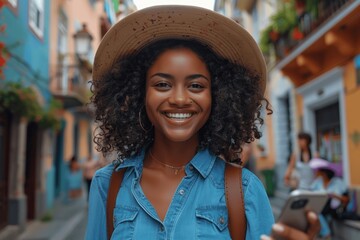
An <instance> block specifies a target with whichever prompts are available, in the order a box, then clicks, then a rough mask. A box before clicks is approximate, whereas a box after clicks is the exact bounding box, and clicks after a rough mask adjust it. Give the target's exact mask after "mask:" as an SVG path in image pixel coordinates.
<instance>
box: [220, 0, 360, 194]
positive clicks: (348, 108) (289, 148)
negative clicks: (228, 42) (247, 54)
mask: <svg viewBox="0 0 360 240" xmlns="http://www.w3.org/2000/svg"><path fill="white" fill-rule="evenodd" d="M359 4H360V2H359V1H352V0H336V1H326V0H318V1H303V0H287V1H280V0H269V1H265V0H249V1H247V0H246V1H236V0H219V1H216V3H215V6H218V7H219V6H222V10H220V12H222V13H225V14H226V12H230V17H231V16H232V15H231V13H233V12H235V10H234V9H236V8H237V9H239V10H240V16H241V22H240V23H241V24H242V25H243V26H244V27H245V28H246V29H248V30H249V31H250V32H251V34H252V35H253V36H254V38H255V39H256V40H257V41H258V43H259V44H260V46H261V47H262V49H263V51H264V53H265V57H266V60H267V62H268V69H269V75H268V76H269V77H268V84H267V98H268V99H269V100H270V102H271V105H272V109H273V110H274V114H273V115H272V116H270V117H267V118H266V122H265V128H266V129H265V130H264V132H265V136H266V137H265V139H267V140H266V141H265V142H264V141H263V143H262V144H264V146H265V148H266V156H267V157H268V158H269V159H273V162H274V164H275V165H274V167H275V168H276V172H277V185H278V186H280V187H282V186H283V176H284V173H285V170H286V168H287V164H288V160H289V156H290V154H291V153H292V152H295V153H296V150H297V137H296V136H297V133H299V132H301V131H305V132H308V133H310V134H311V136H312V138H313V142H312V146H311V148H312V150H313V152H316V153H318V154H319V155H320V157H322V158H324V159H326V160H328V161H331V162H338V163H339V165H340V166H341V168H342V169H343V178H344V180H345V181H346V183H347V184H348V185H349V186H350V187H358V186H359V184H360V177H359V175H358V174H356V169H357V168H358V167H359V166H358V165H359V161H358V158H359V157H360V140H359V139H360V137H359V136H360V128H359V126H360V125H359V124H357V123H358V121H359V117H360V114H359V111H358V110H357V104H356V103H357V102H358V101H359V96H360V95H359V94H360V92H359V78H360V77H359V71H360V70H359V69H360V68H359V66H360V64H359V62H360V60H359V59H360V57H359V49H360V46H359V33H360V32H359V31H358V28H359V26H360V24H359V22H360V21H359V20H360V19H359V17H360V15H359V14H358V13H359V11H360V8H359ZM227 5H228V8H227V9H231V8H232V10H231V11H226V6H227ZM224 7H225V8H224ZM220 9H221V8H220ZM274 30H276V31H274ZM264 32H265V33H266V34H264ZM296 154H298V153H296Z"/></svg>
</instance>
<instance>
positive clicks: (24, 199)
mask: <svg viewBox="0 0 360 240" xmlns="http://www.w3.org/2000/svg"><path fill="white" fill-rule="evenodd" d="M5 2H6V6H4V8H3V9H2V12H1V22H2V23H3V24H4V25H5V26H6V29H5V31H4V32H2V33H1V35H0V37H1V42H4V43H5V46H6V51H7V52H8V55H9V58H8V60H7V63H6V66H5V67H4V68H3V73H4V74H3V76H2V78H3V79H2V80H1V83H0V84H1V88H2V89H5V86H6V85H9V84H10V85H11V84H15V85H16V86H17V87H16V89H17V90H16V91H18V92H19V93H20V92H21V93H25V91H23V90H24V89H23V88H26V89H27V90H28V91H30V90H29V89H31V92H32V93H34V96H35V97H36V98H34V99H32V101H33V102H37V103H38V105H36V106H39V107H40V108H41V109H42V108H44V109H45V108H47V106H48V104H49V101H50V99H51V93H50V91H49V90H48V85H49V56H48V52H49V18H50V16H49V9H50V2H49V1H40V0H29V1H18V0H11V1H5ZM15 85H12V86H15ZM3 93H4V92H3ZM3 96H4V95H3ZM18 96H19V97H20V98H21V97H25V96H24V95H21V94H19V95H18ZM1 104H2V105H3V104H4V101H2V103H1ZM14 107H16V105H15V106H14ZM12 110H14V109H6V107H5V108H4V106H2V111H1V113H0V128H1V130H0V132H1V136H0V138H1V140H0V142H1V150H0V162H1V166H2V167H1V170H0V171H1V178H0V181H1V184H0V186H1V193H0V198H1V200H0V211H1V217H0V219H1V222H0V231H1V230H3V229H5V228H6V227H7V226H9V225H11V226H17V227H18V228H19V229H23V228H24V227H25V224H26V222H27V221H28V220H32V219H35V218H38V217H40V216H41V215H42V214H43V213H44V211H45V210H46V208H45V202H46V188H45V185H44V184H45V178H46V176H45V171H44V165H43V162H44V159H46V158H47V157H49V155H50V156H51V149H50V150H49V149H45V148H43V147H42V146H43V140H44V137H45V136H46V135H48V134H49V131H48V130H47V129H46V128H43V127H42V126H40V124H39V121H37V119H36V118H26V117H24V115H23V114H22V113H21V112H17V113H15V112H14V111H12ZM23 110H28V109H23Z"/></svg>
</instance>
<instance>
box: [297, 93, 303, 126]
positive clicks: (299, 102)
mask: <svg viewBox="0 0 360 240" xmlns="http://www.w3.org/2000/svg"><path fill="white" fill-rule="evenodd" d="M295 102H296V118H297V121H296V130H297V131H299V132H300V131H302V130H303V126H304V123H303V117H304V112H303V111H304V102H303V97H302V96H301V95H300V94H297V93H295Z"/></svg>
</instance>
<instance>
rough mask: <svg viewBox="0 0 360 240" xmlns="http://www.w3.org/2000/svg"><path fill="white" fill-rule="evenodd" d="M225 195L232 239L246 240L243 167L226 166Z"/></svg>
mask: <svg viewBox="0 0 360 240" xmlns="http://www.w3.org/2000/svg"><path fill="white" fill-rule="evenodd" d="M225 195H226V206H227V208H228V215H229V220H228V222H229V223H228V226H229V231H230V235H231V238H232V239H234V240H244V239H245V235H246V215H245V204H244V195H243V189H242V167H239V166H234V165H232V164H226V167H225Z"/></svg>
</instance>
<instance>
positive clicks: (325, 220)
mask: <svg viewBox="0 0 360 240" xmlns="http://www.w3.org/2000/svg"><path fill="white" fill-rule="evenodd" d="M309 166H310V168H311V169H313V170H314V171H315V177H316V178H315V180H314V181H313V183H312V184H311V186H310V190H312V191H320V192H326V193H327V194H328V196H329V200H328V202H327V203H326V205H325V207H324V209H323V210H322V212H321V215H320V216H319V220H320V224H321V231H320V236H321V237H323V238H325V239H331V229H330V225H329V222H331V220H332V217H333V216H334V215H335V214H336V211H337V209H339V208H342V207H343V206H344V205H346V204H347V203H348V201H349V198H348V196H347V195H346V192H347V187H346V184H345V183H344V181H343V180H342V179H341V178H340V177H339V176H340V175H341V173H340V172H339V171H338V169H339V168H338V167H337V165H336V164H334V163H330V162H329V161H327V160H324V159H321V158H314V159H312V160H311V161H310V163H309Z"/></svg>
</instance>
